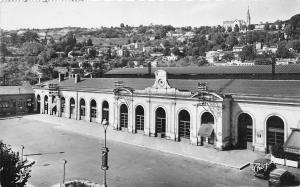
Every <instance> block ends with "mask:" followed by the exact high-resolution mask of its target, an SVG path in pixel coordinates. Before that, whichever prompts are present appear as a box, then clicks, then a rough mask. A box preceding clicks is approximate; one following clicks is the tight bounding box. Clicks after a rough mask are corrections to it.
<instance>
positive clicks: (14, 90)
mask: <svg viewBox="0 0 300 187" xmlns="http://www.w3.org/2000/svg"><path fill="white" fill-rule="evenodd" d="M33 93H34V92H33V89H32V87H30V86H0V95H16V94H33Z"/></svg>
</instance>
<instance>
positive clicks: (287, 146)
mask: <svg viewBox="0 0 300 187" xmlns="http://www.w3.org/2000/svg"><path fill="white" fill-rule="evenodd" d="M283 148H284V151H285V152H289V153H294V154H298V155H300V129H292V133H291V134H290V136H289V137H288V139H287V140H286V142H285V143H284V145H283Z"/></svg>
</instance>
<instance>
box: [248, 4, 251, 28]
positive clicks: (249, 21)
mask: <svg viewBox="0 0 300 187" xmlns="http://www.w3.org/2000/svg"><path fill="white" fill-rule="evenodd" d="M250 24H251V18H250V11H249V5H248V11H247V25H250Z"/></svg>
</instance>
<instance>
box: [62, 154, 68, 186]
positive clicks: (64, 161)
mask: <svg viewBox="0 0 300 187" xmlns="http://www.w3.org/2000/svg"><path fill="white" fill-rule="evenodd" d="M62 160H63V164H64V167H63V178H62V185H61V186H64V184H65V180H66V164H67V161H66V160H65V159H62Z"/></svg>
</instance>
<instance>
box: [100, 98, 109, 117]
mask: <svg viewBox="0 0 300 187" xmlns="http://www.w3.org/2000/svg"><path fill="white" fill-rule="evenodd" d="M104 119H106V120H107V121H109V105H108V102H107V101H103V103H102V121H103V120H104Z"/></svg>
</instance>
